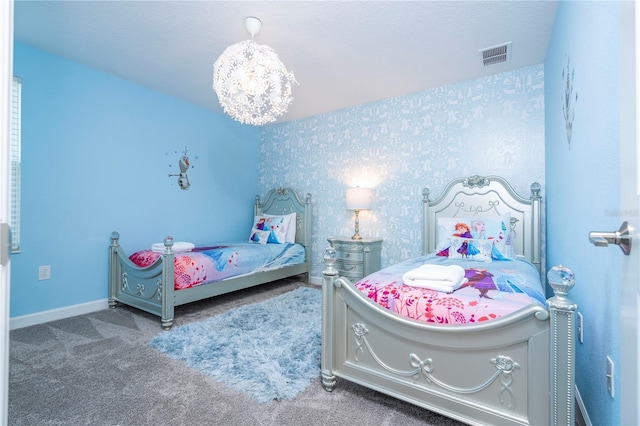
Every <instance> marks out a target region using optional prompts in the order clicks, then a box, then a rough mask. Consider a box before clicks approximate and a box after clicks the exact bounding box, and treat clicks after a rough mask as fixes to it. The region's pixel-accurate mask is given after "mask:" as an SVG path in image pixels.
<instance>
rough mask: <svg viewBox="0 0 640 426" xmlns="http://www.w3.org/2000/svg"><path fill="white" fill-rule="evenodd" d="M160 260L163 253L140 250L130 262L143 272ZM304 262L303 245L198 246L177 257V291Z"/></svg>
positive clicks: (175, 259)
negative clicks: (143, 269)
mask: <svg viewBox="0 0 640 426" xmlns="http://www.w3.org/2000/svg"><path fill="white" fill-rule="evenodd" d="M160 256H161V253H158V252H154V251H152V250H141V251H137V252H135V253H133V254H132V255H131V256H129V259H130V260H131V261H132V262H133V263H135V264H136V265H137V266H140V267H142V268H144V267H147V266H149V265H151V264H153V262H155V261H156V260H157V259H158V258H159V257H160ZM304 262H305V249H304V247H303V246H302V245H300V244H293V243H285V244H258V243H254V242H239V243H218V244H211V245H207V246H198V247H196V248H195V249H194V250H193V251H190V252H182V253H176V254H175V255H174V270H175V289H176V290H181V289H184V288H190V287H195V286H197V285H201V284H206V283H211V282H215V281H221V280H223V279H225V278H230V277H235V276H239V275H246V274H252V273H256V272H262V271H266V270H270V269H277V268H281V267H283V266H287V265H292V264H299V263H304Z"/></svg>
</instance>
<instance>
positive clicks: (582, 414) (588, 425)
mask: <svg viewBox="0 0 640 426" xmlns="http://www.w3.org/2000/svg"><path fill="white" fill-rule="evenodd" d="M575 391H576V405H577V406H578V410H579V411H580V412H579V413H576V424H577V425H579V426H582V425H584V426H593V424H592V423H591V419H590V418H589V413H587V408H586V407H585V406H584V402H583V401H582V397H581V396H580V391H578V386H576V388H575ZM578 417H580V418H578ZM580 420H583V422H582V421H580Z"/></svg>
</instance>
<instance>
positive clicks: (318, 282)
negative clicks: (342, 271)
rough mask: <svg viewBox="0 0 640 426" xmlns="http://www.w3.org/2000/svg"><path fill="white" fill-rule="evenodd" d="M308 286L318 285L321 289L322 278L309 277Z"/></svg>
mask: <svg viewBox="0 0 640 426" xmlns="http://www.w3.org/2000/svg"><path fill="white" fill-rule="evenodd" d="M309 284H313V285H319V286H320V287H322V278H321V277H309Z"/></svg>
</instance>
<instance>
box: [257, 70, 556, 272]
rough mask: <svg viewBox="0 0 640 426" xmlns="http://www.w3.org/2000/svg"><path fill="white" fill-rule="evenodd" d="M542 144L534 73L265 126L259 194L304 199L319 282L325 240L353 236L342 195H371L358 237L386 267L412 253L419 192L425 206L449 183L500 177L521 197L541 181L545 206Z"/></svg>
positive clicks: (538, 75) (540, 89) (540, 87)
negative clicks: (377, 250) (372, 242)
mask: <svg viewBox="0 0 640 426" xmlns="http://www.w3.org/2000/svg"><path fill="white" fill-rule="evenodd" d="M293 102H294V107H295V99H294V101H293ZM544 136H545V134H544V67H543V65H542V64H540V65H536V66H531V67H526V68H521V69H518V70H516V71H512V72H507V73H502V74H498V75H493V76H489V77H485V78H482V79H478V80H472V81H466V82H462V83H458V84H453V85H448V86H443V87H439V88H436V89H432V90H427V91H422V92H417V93H413V94H410V95H406V96H401V97H397V98H391V99H386V100H382V101H379V102H374V103H368V104H364V105H359V106H356V107H352V108H347V109H343V110H339V111H334V112H331V113H327V114H323V115H319V116H314V117H310V118H306V119H301V120H296V121H291V122H287V123H281V124H275V125H270V126H265V127H264V128H263V129H262V132H261V135H260V138H261V140H260V154H259V155H260V156H259V164H258V167H259V169H258V176H259V180H260V181H259V187H260V190H261V192H262V193H265V192H266V191H267V190H268V189H270V188H272V187H274V186H279V185H286V186H291V187H293V188H295V189H296V190H297V191H299V192H302V193H307V192H309V193H311V194H312V197H313V198H312V199H313V239H314V243H313V247H312V250H313V267H312V273H311V275H312V277H320V276H321V271H322V268H323V263H322V251H323V250H324V249H325V248H326V247H327V245H328V244H327V241H326V238H327V237H330V236H351V235H353V231H354V218H355V216H354V213H353V212H352V211H347V210H346V208H345V190H346V188H348V187H351V186H362V187H370V188H373V204H372V209H371V210H369V211H362V212H361V213H360V234H361V235H362V236H364V237H380V238H384V243H383V245H382V266H383V267H384V266H387V265H390V264H393V263H396V262H398V261H401V260H404V259H407V258H410V257H414V256H417V255H419V254H420V250H421V242H420V241H421V236H420V221H421V215H422V210H421V208H422V207H421V203H422V190H423V188H425V187H428V188H430V191H431V194H432V195H431V198H432V199H433V198H435V197H437V196H438V195H439V194H440V192H441V191H442V189H443V188H444V186H445V185H446V183H447V182H448V181H450V180H451V179H453V178H456V177H459V176H469V175H473V174H480V175H500V176H502V177H505V178H506V179H508V180H509V181H510V182H511V183H512V185H513V187H514V189H515V190H516V191H517V192H518V193H519V194H520V195H522V196H525V197H528V196H529V193H530V191H529V186H530V184H531V183H532V182H534V181H536V182H539V183H540V184H542V187H543V192H542V194H543V197H544V144H545V140H544Z"/></svg>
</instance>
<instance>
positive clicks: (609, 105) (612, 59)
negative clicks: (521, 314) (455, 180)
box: [545, 1, 624, 425]
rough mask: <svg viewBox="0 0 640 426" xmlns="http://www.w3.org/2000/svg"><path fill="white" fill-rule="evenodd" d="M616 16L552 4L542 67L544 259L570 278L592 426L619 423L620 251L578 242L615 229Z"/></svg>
mask: <svg viewBox="0 0 640 426" xmlns="http://www.w3.org/2000/svg"><path fill="white" fill-rule="evenodd" d="M619 14H620V5H619V4H618V3H617V2H570V1H569V2H561V3H560V5H559V7H558V12H557V18H556V22H555V26H554V29H553V34H552V38H551V42H550V44H549V49H548V51H547V57H546V60H545V77H546V78H545V99H546V118H545V123H546V132H547V135H546V139H547V140H546V159H545V164H546V181H547V261H548V263H549V264H558V263H562V264H564V265H567V266H569V267H570V268H572V269H573V270H574V272H575V273H576V287H575V289H574V291H572V293H571V296H572V298H573V299H574V300H575V301H576V302H577V303H578V306H579V310H580V312H581V313H582V314H583V315H584V330H585V334H584V338H585V340H584V343H583V344H578V346H577V348H576V351H577V360H576V368H577V371H576V382H577V386H578V389H579V392H580V395H581V396H582V399H583V401H584V403H585V406H586V408H587V412H588V415H589V417H590V418H591V421H592V423H593V424H594V425H605V424H606V425H616V424H620V414H619V413H620V407H619V402H618V401H619V398H618V399H613V398H611V397H610V396H609V393H608V392H607V386H606V378H605V365H606V356H607V355H611V357H612V358H613V360H614V362H615V363H616V365H618V366H619V365H620V333H619V328H620V311H619V306H620V289H619V284H620V273H619V266H618V265H619V261H620V256H621V253H620V250H618V249H617V248H615V247H614V248H607V249H603V248H597V247H595V246H592V245H591V244H589V242H588V238H587V236H588V234H589V231H593V230H616V229H618V227H619V226H620V218H619V217H617V215H615V214H612V212H615V211H618V209H619V202H620V200H619V188H620V182H619V176H618V173H619V165H620V163H619V157H620V151H619V141H620V110H619V99H620V91H621V90H624V88H621V87H619V82H620V69H619V63H620V51H619V45H620V41H619V37H620V32H619V28H620V22H619V21H620V16H619ZM567 73H568V77H569V83H567ZM568 87H569V89H572V90H573V92H572V95H571V96H570V101H571V107H572V108H571V107H570V108H569V109H573V111H574V113H573V114H574V119H573V125H572V135H571V145H569V143H568V140H567V130H566V129H567V125H566V122H567V121H566V120H565V118H564V113H563V109H562V107H563V104H564V105H566V100H565V99H566V97H565V94H566V93H567V88H568ZM576 94H577V95H578V96H577V100H576ZM565 109H566V108H565ZM618 382H619V380H618ZM619 392H620V390H619V387H617V389H616V394H618V395H619V394H620V393H619Z"/></svg>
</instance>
